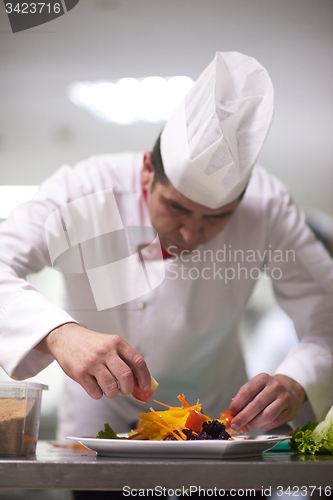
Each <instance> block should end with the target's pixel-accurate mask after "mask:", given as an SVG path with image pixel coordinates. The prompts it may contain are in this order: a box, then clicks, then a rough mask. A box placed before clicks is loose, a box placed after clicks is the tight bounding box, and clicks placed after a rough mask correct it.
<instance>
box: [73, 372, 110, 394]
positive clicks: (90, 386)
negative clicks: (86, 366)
mask: <svg viewBox="0 0 333 500" xmlns="http://www.w3.org/2000/svg"><path fill="white" fill-rule="evenodd" d="M73 380H75V379H73ZM75 382H78V383H79V384H80V385H81V386H82V387H83V389H84V390H85V391H86V392H87V394H89V396H90V397H91V398H93V399H101V397H102V396H103V391H102V389H101V388H100V386H99V385H98V383H97V380H96V378H95V377H94V376H92V375H89V374H88V373H87V374H86V375H84V377H82V378H81V379H80V380H79V379H78V380H75Z"/></svg>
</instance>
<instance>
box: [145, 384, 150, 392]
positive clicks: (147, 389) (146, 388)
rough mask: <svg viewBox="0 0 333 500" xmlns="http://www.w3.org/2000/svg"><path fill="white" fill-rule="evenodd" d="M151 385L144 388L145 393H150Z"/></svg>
mask: <svg viewBox="0 0 333 500" xmlns="http://www.w3.org/2000/svg"><path fill="white" fill-rule="evenodd" d="M150 387H151V385H146V387H144V388H143V390H144V391H149V389H150Z"/></svg>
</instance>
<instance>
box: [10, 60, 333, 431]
mask: <svg viewBox="0 0 333 500" xmlns="http://www.w3.org/2000/svg"><path fill="white" fill-rule="evenodd" d="M272 116H273V86H272V83H271V80H270V77H269V75H268V73H267V71H266V70H265V69H264V68H263V67H262V66H261V64H259V63H258V61H256V60H255V59H253V58H251V57H248V56H245V55H243V54H240V53H237V52H225V53H217V54H216V57H215V59H214V60H213V61H212V63H211V64H209V66H208V67H207V68H206V69H205V71H204V72H203V73H202V74H201V76H200V77H199V79H198V80H197V82H196V83H195V85H194V87H193V88H192V89H191V91H190V92H189V94H188V95H187V96H186V98H185V99H184V100H183V101H182V103H181V104H180V105H179V107H178V108H177V109H176V111H175V113H174V114H173V115H172V117H171V118H170V119H169V120H168V122H167V123H166V125H165V127H164V129H163V131H162V133H161V136H160V138H159V139H158V140H157V142H156V144H155V146H154V148H153V150H152V151H147V152H145V153H138V154H119V155H104V156H96V157H93V158H90V159H88V160H87V161H83V162H81V163H79V164H78V165H77V166H76V167H75V168H71V167H70V166H63V167H62V168H61V169H60V170H59V171H57V172H56V173H55V174H54V175H53V176H52V177H51V178H50V179H49V180H47V181H46V182H44V184H43V185H42V186H41V188H40V190H39V191H38V193H37V194H36V195H35V197H34V198H33V199H32V200H31V201H30V202H28V203H25V204H23V205H21V206H20V207H18V208H17V209H15V210H14V211H13V212H12V214H11V215H10V217H9V218H8V220H7V221H6V222H5V223H3V224H2V225H1V228H0V231H1V250H0V261H1V277H0V285H1V286H0V307H1V331H0V335H1V337H0V338H1V350H0V363H1V365H2V366H3V367H4V369H5V370H6V371H7V373H8V374H9V375H10V376H11V377H13V378H15V379H25V378H27V377H31V376H34V375H35V374H37V373H38V372H39V371H41V370H42V369H43V368H45V367H46V366H47V365H48V364H49V363H51V362H52V361H53V360H56V361H57V362H58V363H59V365H60V366H61V368H62V369H63V371H64V372H65V373H66V375H67V377H66V384H65V388H64V394H63V398H62V400H61V404H60V410H59V429H58V438H59V439H60V440H64V439H65V437H66V436H68V435H95V434H96V433H97V432H98V431H99V430H100V429H101V428H102V427H103V424H104V423H105V422H109V423H110V424H111V426H112V427H113V428H114V429H116V430H117V431H120V432H121V431H127V430H128V429H129V427H130V425H131V424H132V423H133V422H135V420H136V417H137V415H138V413H139V412H141V411H144V410H145V409H147V408H148V407H149V406H150V405H151V403H150V404H148V405H147V404H145V403H142V402H141V401H139V400H137V399H135V398H133V396H132V393H134V394H135V395H136V396H138V398H139V399H141V400H142V401H147V400H148V399H149V397H150V396H151V394H152V392H153V390H152V388H151V386H152V383H153V382H152V379H151V376H153V377H154V378H155V379H156V380H158V382H159V387H158V389H157V391H156V393H155V396H156V399H158V400H159V401H162V402H164V403H168V404H171V405H174V404H176V402H177V401H176V396H177V395H178V394H179V393H185V395H186V398H187V400H188V401H190V402H191V403H193V402H194V401H196V400H197V398H200V401H201V402H202V404H203V409H204V412H205V413H206V414H208V415H211V416H212V417H218V416H219V413H220V411H222V410H226V409H228V408H229V407H230V411H231V412H232V414H233V415H235V418H234V420H233V427H234V428H235V429H240V428H242V427H244V426H248V427H250V428H261V429H263V430H270V429H272V428H274V427H276V426H278V425H280V424H283V423H285V422H289V421H291V420H292V419H294V418H295V417H296V414H297V413H298V411H299V410H300V408H301V407H302V404H303V403H304V401H306V400H308V401H309V402H310V404H311V406H312V408H313V411H314V412H315V416H316V418H317V419H318V420H320V419H322V418H323V417H324V416H325V414H326V412H327V411H328V409H329V408H330V406H331V404H332V400H333V383H332V382H333V374H332V366H333V364H332V353H333V338H332V334H333V307H332V298H333V264H332V260H331V259H330V257H329V255H328V254H327V252H326V251H325V250H324V248H323V247H322V246H321V245H320V244H319V243H317V241H316V238H315V237H314V235H313V233H312V232H311V231H310V230H309V229H308V227H307V226H306V225H305V222H304V216H303V214H302V212H301V211H300V210H299V209H298V207H297V206H295V205H294V204H293V202H292V200H291V198H290V195H289V193H288V190H287V189H286V187H285V186H284V185H283V184H282V183H281V182H280V181H278V180H277V179H276V178H274V177H273V176H271V175H269V174H268V173H267V172H266V171H265V170H264V169H263V168H262V167H260V166H258V165H256V160H257V157H258V154H259V152H260V150H261V148H262V146H263V144H264V142H265V140H266V137H267V135H268V132H269V128H270V124H271V121H272ZM44 266H53V267H54V268H55V269H57V270H61V271H62V272H63V277H64V299H63V308H59V307H57V306H55V305H54V304H52V303H50V302H49V301H47V300H46V299H45V298H44V297H43V296H42V295H40V294H39V293H38V292H37V291H36V290H35V289H34V288H33V286H32V285H30V284H29V283H28V282H26V281H25V277H26V275H27V274H30V273H33V272H39V271H40V270H41V269H42V268H43V267H44ZM262 271H264V272H265V274H266V275H267V276H270V277H271V279H272V282H273V288H274V292H275V296H276V298H277V301H278V303H279V304H280V306H281V307H282V308H283V309H284V310H285V311H286V312H287V314H288V315H289V316H290V317H291V318H292V320H293V321H294V324H295V327H296V331H297V334H298V337H299V339H300V342H299V343H298V344H297V345H296V346H295V347H293V348H292V350H291V351H290V352H289V354H288V356H287V357H286V358H285V359H284V361H283V362H282V363H281V364H280V366H279V367H278V368H277V370H276V373H275V374H271V375H269V374H265V373H263V374H260V375H257V376H256V377H254V378H253V379H251V380H249V381H247V377H246V372H245V368H244V362H243V360H242V356H241V351H240V346H239V344H238V340H237V335H236V328H237V322H238V321H239V318H240V316H241V314H242V311H243V310H244V307H245V305H246V303H247V301H248V299H249V297H250V295H251V292H252V290H253V287H254V285H255V283H256V281H257V279H258V277H259V275H260V274H261V272H262ZM153 389H154V387H153Z"/></svg>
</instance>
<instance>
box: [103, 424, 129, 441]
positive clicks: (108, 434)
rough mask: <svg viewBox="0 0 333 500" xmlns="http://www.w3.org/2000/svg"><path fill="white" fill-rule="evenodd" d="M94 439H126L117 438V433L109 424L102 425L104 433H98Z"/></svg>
mask: <svg viewBox="0 0 333 500" xmlns="http://www.w3.org/2000/svg"><path fill="white" fill-rule="evenodd" d="M96 438H99V439H127V438H126V437H119V436H118V435H117V433H116V432H115V431H114V430H113V429H112V428H111V427H110V425H109V424H104V431H99V433H98V434H97V436H96Z"/></svg>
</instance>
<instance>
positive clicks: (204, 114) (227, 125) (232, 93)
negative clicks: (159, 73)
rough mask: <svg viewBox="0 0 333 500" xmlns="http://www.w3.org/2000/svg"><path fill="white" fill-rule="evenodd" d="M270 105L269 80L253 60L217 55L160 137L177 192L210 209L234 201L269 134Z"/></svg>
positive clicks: (167, 166) (163, 157)
mask: <svg viewBox="0 0 333 500" xmlns="http://www.w3.org/2000/svg"><path fill="white" fill-rule="evenodd" d="M273 101H274V91H273V85H272V82H271V79H270V77H269V75H268V73H267V71H266V69H265V68H264V67H263V66H261V64H259V62H258V61H257V60H256V59H254V58H252V57H249V56H245V55H243V54H240V53H239V52H217V53H216V56H215V58H214V60H213V61H212V62H211V63H210V64H209V66H208V67H207V68H206V69H205V70H204V72H203V73H202V74H201V75H200V77H199V78H198V80H197V81H196V83H195V85H194V86H193V87H192V89H191V90H190V92H189V93H188V94H187V96H186V97H185V99H184V100H183V101H182V102H181V104H180V105H179V106H178V108H177V109H176V111H175V112H174V114H173V115H172V116H171V117H170V118H169V120H168V121H167V123H166V125H165V127H164V129H163V132H162V134H161V155H162V160H163V165H164V170H165V173H166V175H167V177H168V178H169V180H170V181H171V183H172V184H173V185H174V186H175V188H176V189H177V190H178V191H180V193H182V194H183V195H184V196H186V197H187V198H189V199H190V200H193V201H195V202H196V203H199V204H201V205H204V206H207V207H209V208H212V209H216V208H219V207H221V206H223V205H226V204H228V203H230V202H231V201H233V200H235V199H236V198H237V197H238V196H239V195H240V194H241V193H242V192H243V190H244V188H245V186H246V184H247V182H248V180H249V178H250V175H251V171H252V168H253V166H254V164H255V162H256V159H257V157H258V154H259V152H260V150H261V148H262V146H263V144H264V142H265V139H266V137H267V135H268V131H269V128H270V124H271V121H272V117H273V107H274V104H273Z"/></svg>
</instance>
